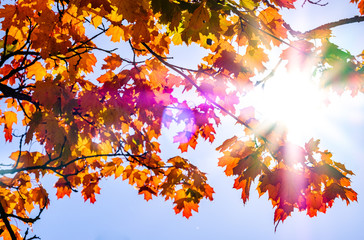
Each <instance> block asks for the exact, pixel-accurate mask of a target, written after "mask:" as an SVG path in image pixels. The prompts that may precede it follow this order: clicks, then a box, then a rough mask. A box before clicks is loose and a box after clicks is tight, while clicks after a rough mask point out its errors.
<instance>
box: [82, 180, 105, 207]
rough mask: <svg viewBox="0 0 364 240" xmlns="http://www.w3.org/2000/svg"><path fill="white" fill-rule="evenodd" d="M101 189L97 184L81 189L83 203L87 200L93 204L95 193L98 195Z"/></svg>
mask: <svg viewBox="0 0 364 240" xmlns="http://www.w3.org/2000/svg"><path fill="white" fill-rule="evenodd" d="M100 190H101V188H100V187H99V185H98V183H90V184H88V185H86V186H84V187H83V189H82V191H81V193H82V195H83V198H84V200H85V202H86V201H87V200H90V203H95V202H96V198H95V193H97V194H100Z"/></svg>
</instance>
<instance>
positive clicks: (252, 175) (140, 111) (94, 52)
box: [0, 0, 364, 239]
mask: <svg viewBox="0 0 364 240" xmlns="http://www.w3.org/2000/svg"><path fill="white" fill-rule="evenodd" d="M295 2H296V0H241V1H230V0H202V1H200V0H122V1H121V0H58V1H54V0H19V1H1V8H0V19H1V33H0V36H1V40H0V55H1V59H0V93H1V94H0V98H1V99H2V102H1V109H0V125H1V126H2V129H3V131H4V135H3V136H4V138H5V140H6V141H7V142H14V141H19V149H18V151H16V152H13V153H12V154H11V156H10V158H9V160H11V161H12V162H11V163H10V164H8V165H7V164H2V165H1V166H0V177H1V178H0V216H1V220H0V234H1V237H3V239H34V238H36V237H35V236H30V235H31V234H30V233H29V231H28V230H27V229H23V231H21V229H19V228H18V227H19V225H18V224H16V223H17V222H24V223H25V224H28V225H29V226H31V225H32V224H33V223H34V222H35V221H37V220H38V219H39V217H40V214H41V213H42V212H43V210H45V209H46V208H47V207H48V205H49V198H48V193H47V190H46V189H45V188H43V186H42V184H41V180H42V177H43V176H45V175H48V174H49V175H54V176H56V177H57V179H58V180H57V181H56V182H55V184H54V187H55V188H57V197H58V198H63V197H64V196H65V195H67V196H71V194H72V192H74V191H77V190H80V192H81V194H82V196H83V197H84V199H85V201H87V200H88V201H90V202H91V203H94V202H95V201H96V194H99V193H100V187H99V186H98V184H99V182H100V180H101V179H103V178H107V177H113V178H122V179H123V180H125V181H127V182H129V184H131V185H134V186H135V188H136V189H137V191H138V193H139V194H142V195H144V198H145V199H146V200H150V199H152V197H153V196H161V197H164V198H165V199H166V200H171V201H172V202H173V203H174V205H175V206H174V210H175V212H176V213H182V215H183V216H185V217H186V218H189V217H190V216H191V215H192V210H193V211H196V212H197V211H198V206H199V203H200V201H201V200H202V199H204V198H206V199H209V200H213V193H214V190H213V188H212V187H211V186H210V185H209V184H208V180H207V177H206V174H205V173H203V172H201V171H200V170H199V169H198V167H197V166H195V165H194V164H192V163H191V162H190V161H189V160H187V159H185V158H182V157H181V156H175V157H172V158H170V159H162V158H161V157H160V154H161V150H160V143H159V142H158V140H159V138H160V136H161V129H162V128H169V127H170V125H171V124H172V123H184V124H185V126H186V127H185V131H182V132H179V133H177V135H176V136H175V137H174V142H176V143H178V144H179V147H178V148H179V149H180V151H181V152H182V153H183V152H187V151H189V150H190V149H194V148H195V147H196V145H197V144H198V142H199V141H201V140H208V141H209V142H214V140H215V135H216V131H215V129H216V128H217V127H218V126H219V124H220V119H221V118H222V117H233V118H234V119H235V120H236V121H237V124H240V125H241V132H240V133H237V135H238V136H234V137H232V138H230V139H228V140H226V141H225V142H223V144H222V145H221V146H220V147H218V149H217V150H219V151H220V152H222V154H223V155H222V157H221V158H220V159H219V166H221V167H223V168H224V169H225V173H226V175H227V176H232V175H233V176H234V177H235V184H234V188H236V189H240V190H241V191H242V200H243V202H244V203H245V202H246V201H247V200H248V199H249V192H250V187H251V186H252V182H253V181H254V180H256V182H258V186H257V191H258V192H259V194H260V195H263V194H265V193H266V194H267V195H268V197H269V200H270V201H271V202H272V204H273V207H274V208H275V215H274V221H275V222H276V223H277V224H278V223H279V222H281V221H284V220H285V219H286V218H287V216H289V215H290V214H291V212H292V211H294V209H298V210H299V211H306V212H307V214H308V215H309V216H310V217H313V216H316V215H317V213H318V212H323V213H325V212H326V210H327V209H328V208H329V207H331V206H332V205H333V202H334V200H335V199H336V198H341V199H343V200H344V201H346V202H347V203H348V204H349V203H350V202H351V201H356V199H357V194H356V192H355V191H354V190H352V189H351V188H350V179H349V175H352V174H353V172H351V171H350V170H347V169H346V168H345V166H344V165H343V164H341V163H338V162H335V161H333V160H332V155H331V153H330V152H328V151H327V150H321V149H319V140H313V139H311V140H310V141H309V142H307V143H306V144H305V146H297V145H295V144H293V143H290V142H288V140H287V138H286V135H285V132H284V131H282V130H281V129H276V128H274V127H266V126H265V127H262V125H261V124H260V123H259V119H258V118H255V116H254V109H253V108H252V107H250V108H244V109H239V107H238V104H239V103H240V99H241V98H240V97H239V96H243V95H244V94H245V93H247V92H248V91H250V90H251V89H253V88H254V87H255V86H256V85H257V83H256V82H254V81H253V80H252V79H253V77H254V76H255V75H256V74H258V73H262V72H264V71H265V70H266V63H267V62H268V61H269V54H268V53H269V50H270V49H272V48H273V47H282V49H284V50H283V51H282V54H281V58H282V59H283V60H288V64H287V67H297V66H301V65H303V64H305V63H306V62H308V61H309V62H314V63H315V64H316V68H317V70H318V71H320V72H322V86H323V87H327V88H331V89H333V90H334V91H337V92H338V93H342V92H343V91H345V90H349V91H351V92H352V95H356V94H358V92H360V91H363V69H364V68H363V66H362V56H358V57H357V56H353V55H351V54H350V53H349V52H347V51H345V50H343V49H341V48H340V47H338V46H336V45H335V44H333V43H332V42H330V37H331V30H330V29H331V28H332V27H335V26H338V25H344V24H348V23H351V22H360V21H363V17H360V16H359V17H353V18H350V19H344V20H340V21H338V22H334V23H329V24H327V25H323V26H321V27H318V28H316V29H313V30H311V31H308V32H305V33H301V32H297V31H295V30H294V29H291V27H290V26H289V25H288V24H287V23H286V22H285V20H284V19H283V18H282V16H281V14H280V10H281V9H284V8H288V9H294V8H295V5H294V4H295ZM309 2H310V1H309ZM351 2H352V3H354V4H358V7H359V9H360V13H361V14H363V13H364V1H363V0H361V1H358V0H351ZM306 4H309V3H306ZM311 4H312V3H311ZM348 4H349V1H348ZM99 38H103V39H106V38H107V39H108V41H110V42H115V43H119V42H120V44H121V43H124V45H125V44H127V45H128V46H129V47H130V51H131V53H132V54H131V57H130V56H128V54H126V53H124V52H123V51H117V50H116V49H111V48H108V44H107V43H105V42H104V41H101V42H100V41H98V39H99ZM313 40H315V41H313ZM192 43H194V44H195V46H199V47H201V48H204V49H205V50H206V51H207V55H206V56H205V57H204V58H203V60H202V61H201V63H200V64H199V65H198V66H197V68H196V70H193V69H186V68H183V66H175V65H172V64H170V63H169V62H168V57H170V56H169V50H170V47H171V46H172V45H181V44H186V45H190V44H192ZM237 47H240V51H237ZM105 55H106V57H104V59H99V58H100V57H99V56H105ZM292 56H294V57H292ZM131 59H132V60H131ZM100 63H101V64H100ZM97 64H98V65H97ZM97 66H98V67H97ZM97 68H99V69H97ZM180 90H183V93H182V95H183V94H185V93H186V92H194V93H195V94H196V95H198V97H197V98H196V99H197V100H196V102H192V101H186V100H185V99H183V97H181V94H180V92H181V91H180ZM242 99H243V98H242ZM15 128H16V129H18V130H17V131H16V132H15V131H14V129H15ZM34 143H37V144H38V145H39V148H40V149H41V150H39V151H36V150H29V149H31V148H29V147H26V146H29V145H31V144H34ZM37 144H36V145H37ZM38 145H37V146H38ZM31 213H32V214H31Z"/></svg>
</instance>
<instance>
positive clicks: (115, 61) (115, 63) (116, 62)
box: [101, 53, 123, 70]
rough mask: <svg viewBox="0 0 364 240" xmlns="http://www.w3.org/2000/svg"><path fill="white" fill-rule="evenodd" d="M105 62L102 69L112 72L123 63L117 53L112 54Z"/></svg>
mask: <svg viewBox="0 0 364 240" xmlns="http://www.w3.org/2000/svg"><path fill="white" fill-rule="evenodd" d="M104 61H105V62H106V64H104V65H102V67H101V69H110V70H115V69H116V68H118V67H120V66H121V64H122V62H123V60H122V59H121V57H120V56H119V55H117V54H115V53H112V54H111V56H107V57H106V58H105V59H104Z"/></svg>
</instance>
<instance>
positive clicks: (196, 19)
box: [188, 2, 210, 30]
mask: <svg viewBox="0 0 364 240" xmlns="http://www.w3.org/2000/svg"><path fill="white" fill-rule="evenodd" d="M209 19H210V14H209V11H208V9H207V8H206V6H205V2H203V3H201V4H200V6H199V7H198V8H196V10H195V11H194V12H193V14H192V17H191V19H190V23H189V25H188V26H189V27H191V28H192V29H193V30H200V29H201V28H203V26H204V25H205V24H206V23H207V22H208V21H209Z"/></svg>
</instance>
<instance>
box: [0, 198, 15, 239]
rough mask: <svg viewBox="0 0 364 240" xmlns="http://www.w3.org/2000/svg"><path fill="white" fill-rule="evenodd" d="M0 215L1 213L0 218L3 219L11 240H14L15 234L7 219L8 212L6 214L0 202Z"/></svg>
mask: <svg viewBox="0 0 364 240" xmlns="http://www.w3.org/2000/svg"><path fill="white" fill-rule="evenodd" d="M0 215H1V219H2V220H3V222H4V224H5V227H6V229H7V230H8V231H9V234H10V236H11V239H12V240H16V236H15V233H14V230H13V229H12V228H11V225H10V222H9V219H8V214H6V212H5V209H4V207H3V205H2V204H1V202H0Z"/></svg>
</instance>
